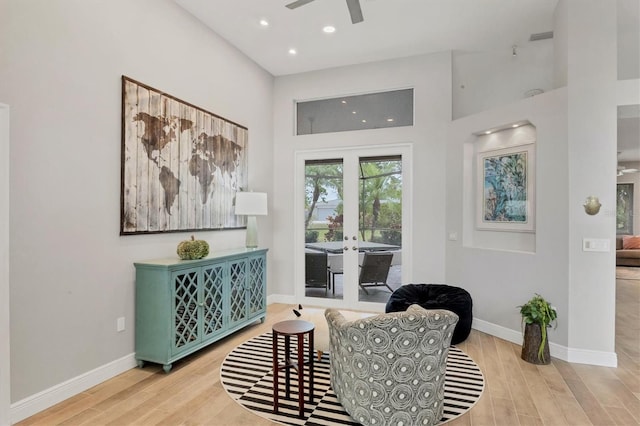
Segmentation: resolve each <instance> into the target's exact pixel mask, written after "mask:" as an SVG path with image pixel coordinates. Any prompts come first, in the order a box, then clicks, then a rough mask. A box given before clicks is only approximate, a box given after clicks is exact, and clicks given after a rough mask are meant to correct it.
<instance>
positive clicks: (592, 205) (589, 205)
mask: <svg viewBox="0 0 640 426" xmlns="http://www.w3.org/2000/svg"><path fill="white" fill-rule="evenodd" d="M582 206H583V207H584V211H585V213H586V214H588V215H591V216H593V215H596V214H598V212H599V211H600V207H602V204H600V200H598V197H594V196H589V197H587V201H585V203H584V204H583V205H582Z"/></svg>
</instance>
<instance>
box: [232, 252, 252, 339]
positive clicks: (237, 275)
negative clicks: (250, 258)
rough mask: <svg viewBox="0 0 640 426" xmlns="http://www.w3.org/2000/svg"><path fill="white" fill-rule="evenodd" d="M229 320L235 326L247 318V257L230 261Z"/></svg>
mask: <svg viewBox="0 0 640 426" xmlns="http://www.w3.org/2000/svg"><path fill="white" fill-rule="evenodd" d="M229 284H230V286H231V288H230V289H229V290H230V291H229V307H230V309H229V322H230V325H231V326H233V325H234V324H235V323H238V322H242V321H243V320H245V319H246V318H247V294H248V293H247V259H246V258H245V259H239V260H233V261H230V262H229Z"/></svg>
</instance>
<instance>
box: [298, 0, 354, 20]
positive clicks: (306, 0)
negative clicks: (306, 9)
mask: <svg viewBox="0 0 640 426" xmlns="http://www.w3.org/2000/svg"><path fill="white" fill-rule="evenodd" d="M312 1H313V0H296V1H294V2H293V3H289V4H287V5H286V7H288V8H289V9H297V8H298V7H300V6H304V5H305V4H307V3H311V2H312ZM347 7H348V8H349V15H351V23H352V24H357V23H358V22H362V21H364V18H363V16H362V8H360V0H347Z"/></svg>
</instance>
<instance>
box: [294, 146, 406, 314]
mask: <svg viewBox="0 0 640 426" xmlns="http://www.w3.org/2000/svg"><path fill="white" fill-rule="evenodd" d="M410 153H411V147H410V146H409V145H392V146H384V147H375V148H349V149H343V150H331V151H326V150H322V151H304V152H299V153H298V154H297V161H296V174H297V185H296V188H297V193H296V200H297V201H296V205H297V207H298V212H299V214H297V215H296V216H297V217H298V219H299V220H298V223H296V229H297V230H299V232H296V237H297V238H296V241H297V242H298V243H297V244H296V256H295V258H296V259H297V261H296V277H297V280H296V282H297V283H298V285H297V287H296V299H297V300H303V301H304V303H306V304H312V305H322V306H331V307H341V308H360V309H367V308H368V309H374V310H380V309H381V306H383V304H385V303H386V301H387V300H388V298H389V295H390V294H391V292H392V291H393V290H394V289H395V288H397V287H398V286H400V285H401V283H402V282H408V281H406V279H407V278H408V277H407V273H408V271H409V270H410V269H409V266H408V265H409V264H410V260H411V259H410V256H407V253H405V252H403V247H409V241H408V239H410V235H408V234H409V233H408V232H403V230H405V229H407V223H408V218H409V217H410V216H409V212H410V211H411V210H410V197H408V196H407V194H410V193H411V192H410V190H409V188H410V182H409V177H410V173H409V171H410V167H411V164H410V159H411V155H410Z"/></svg>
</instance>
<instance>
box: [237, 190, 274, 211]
mask: <svg viewBox="0 0 640 426" xmlns="http://www.w3.org/2000/svg"><path fill="white" fill-rule="evenodd" d="M236 214H241V215H247V216H265V215H266V214H267V194H266V193H264V192H236Z"/></svg>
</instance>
